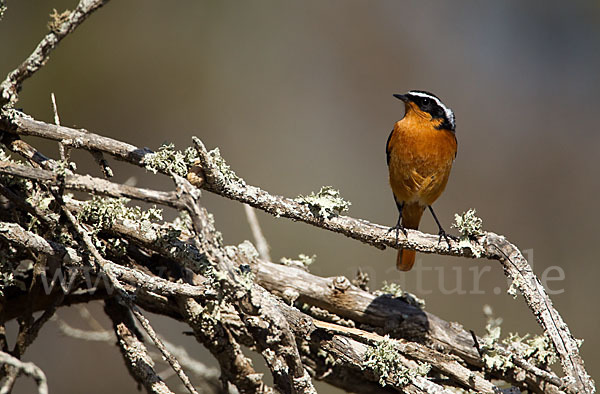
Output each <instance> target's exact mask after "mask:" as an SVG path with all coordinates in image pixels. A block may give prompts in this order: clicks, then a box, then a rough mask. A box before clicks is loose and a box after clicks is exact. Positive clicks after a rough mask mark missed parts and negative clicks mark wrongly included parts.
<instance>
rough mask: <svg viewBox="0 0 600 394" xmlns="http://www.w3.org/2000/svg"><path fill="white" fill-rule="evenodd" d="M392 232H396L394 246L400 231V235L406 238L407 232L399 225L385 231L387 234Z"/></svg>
mask: <svg viewBox="0 0 600 394" xmlns="http://www.w3.org/2000/svg"><path fill="white" fill-rule="evenodd" d="M394 230H395V231H396V244H398V238H399V236H400V231H402V234H404V237H405V238H406V237H408V232H407V231H406V229H405V228H404V226H403V225H401V224H400V223H397V224H396V225H395V226H394V227H390V228H389V229H388V231H387V234H389V233H391V232H392V231H394Z"/></svg>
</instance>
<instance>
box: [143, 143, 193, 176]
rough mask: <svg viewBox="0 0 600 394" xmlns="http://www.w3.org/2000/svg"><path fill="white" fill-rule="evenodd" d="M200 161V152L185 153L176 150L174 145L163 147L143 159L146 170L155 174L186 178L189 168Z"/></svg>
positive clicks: (164, 145)
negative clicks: (161, 173) (160, 173)
mask: <svg viewBox="0 0 600 394" xmlns="http://www.w3.org/2000/svg"><path fill="white" fill-rule="evenodd" d="M197 160H198V152H197V151H196V149H194V148H191V147H189V148H187V149H186V150H185V151H183V152H182V151H180V150H176V149H175V145H173V144H172V143H169V144H163V145H161V146H160V147H159V148H158V150H157V151H156V152H152V153H148V154H146V155H145V156H144V158H143V159H142V163H143V164H144V165H145V166H146V169H147V170H149V171H152V172H153V173H155V174H156V173H157V172H163V173H167V174H169V173H174V174H177V175H179V176H183V177H184V176H186V175H187V173H188V168H189V167H190V166H191V165H193V164H194V163H195V162H196V161H197Z"/></svg>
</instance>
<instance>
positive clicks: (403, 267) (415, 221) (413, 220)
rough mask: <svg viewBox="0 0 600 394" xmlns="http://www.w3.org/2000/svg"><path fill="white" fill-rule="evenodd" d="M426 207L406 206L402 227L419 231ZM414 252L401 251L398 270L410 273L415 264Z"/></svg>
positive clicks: (397, 260) (397, 259)
mask: <svg viewBox="0 0 600 394" xmlns="http://www.w3.org/2000/svg"><path fill="white" fill-rule="evenodd" d="M423 211H425V207H424V206H422V205H419V204H406V205H405V206H404V208H403V209H402V225H403V226H404V228H409V229H412V230H417V229H418V228H419V222H420V221H421V216H423ZM415 257H416V252H415V251H414V250H407V249H400V250H399V251H398V257H397V258H396V268H398V270H400V271H410V269H411V268H412V266H413V264H415Z"/></svg>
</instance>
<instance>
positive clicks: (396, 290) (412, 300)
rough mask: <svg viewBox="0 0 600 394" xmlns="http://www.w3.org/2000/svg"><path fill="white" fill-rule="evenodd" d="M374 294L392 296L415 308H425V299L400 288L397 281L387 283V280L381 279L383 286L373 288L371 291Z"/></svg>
mask: <svg viewBox="0 0 600 394" xmlns="http://www.w3.org/2000/svg"><path fill="white" fill-rule="evenodd" d="M373 294H375V295H376V296H378V297H379V296H385V295H388V296H392V297H393V298H400V299H401V300H403V301H404V302H406V303H407V304H410V305H413V306H416V307H417V308H420V309H423V308H425V300H424V299H422V298H419V297H417V296H416V295H414V294H412V293H409V292H408V291H404V290H402V288H401V287H400V285H399V284H398V283H394V282H391V283H388V282H387V281H383V286H382V287H381V290H375V291H374V292H373Z"/></svg>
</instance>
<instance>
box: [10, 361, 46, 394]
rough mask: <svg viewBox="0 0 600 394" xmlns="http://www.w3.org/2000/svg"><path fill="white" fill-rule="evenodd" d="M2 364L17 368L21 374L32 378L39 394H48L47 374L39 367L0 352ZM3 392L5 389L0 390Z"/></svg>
mask: <svg viewBox="0 0 600 394" xmlns="http://www.w3.org/2000/svg"><path fill="white" fill-rule="evenodd" d="M0 363H3V364H7V365H10V366H12V367H14V368H16V369H17V370H18V371H19V373H24V374H25V375H27V376H31V377H32V378H33V379H34V380H35V383H36V384H37V386H38V394H48V383H47V381H46V374H44V371H42V370H41V369H40V368H39V367H38V366H37V365H35V364H34V363H31V362H23V361H21V360H19V359H18V358H16V357H13V356H11V355H10V354H8V353H5V352H2V351H0ZM0 389H2V392H3V387H2V388H0Z"/></svg>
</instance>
